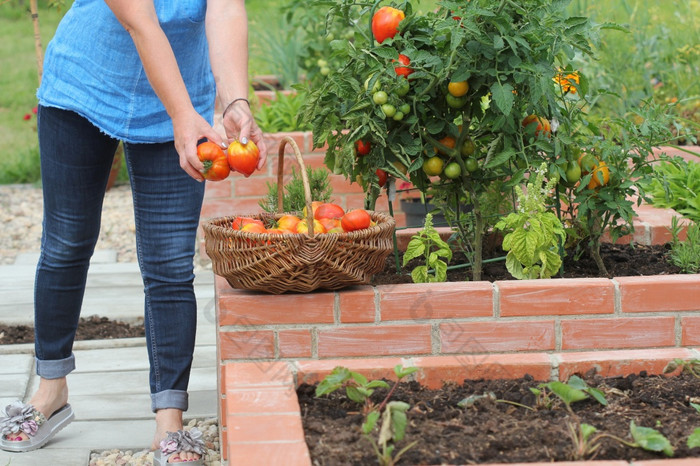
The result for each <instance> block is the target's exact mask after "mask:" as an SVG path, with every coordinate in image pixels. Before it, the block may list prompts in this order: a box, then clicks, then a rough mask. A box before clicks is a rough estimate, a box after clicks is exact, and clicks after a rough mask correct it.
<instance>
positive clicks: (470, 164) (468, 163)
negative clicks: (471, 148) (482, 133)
mask: <svg viewBox="0 0 700 466" xmlns="http://www.w3.org/2000/svg"><path fill="white" fill-rule="evenodd" d="M464 166H465V167H466V168H467V170H468V171H469V172H470V173H474V172H475V171H477V170H478V169H479V162H477V161H476V158H475V157H469V158H468V159H467V160H465V161H464Z"/></svg>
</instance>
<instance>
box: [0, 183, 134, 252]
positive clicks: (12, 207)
mask: <svg viewBox="0 0 700 466" xmlns="http://www.w3.org/2000/svg"><path fill="white" fill-rule="evenodd" d="M43 205H44V201H43V197H42V191H41V188H38V187H36V186H34V185H29V184H15V185H0V206H2V209H1V210H0V228H1V230H0V237H2V242H1V243H0V264H12V263H14V261H15V258H16V257H17V255H18V254H20V253H23V252H35V251H39V247H40V244H41V220H42V215H43ZM96 249H113V250H115V251H117V261H118V262H135V261H136V242H135V239H134V213H133V202H132V200H131V189H130V187H129V186H128V185H120V186H114V187H113V188H112V189H110V190H109V191H107V194H106V195H105V200H104V207H103V211H102V229H101V232H100V239H99V240H98V242H97V246H96Z"/></svg>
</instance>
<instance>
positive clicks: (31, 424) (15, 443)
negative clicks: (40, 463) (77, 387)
mask: <svg viewBox="0 0 700 466" xmlns="http://www.w3.org/2000/svg"><path fill="white" fill-rule="evenodd" d="M5 416H6V417H5V418H3V419H2V420H0V434H1V435H2V437H0V448H1V449H3V450H5V451H11V452H27V451H32V450H36V449H37V448H41V447H43V446H44V445H46V443H47V442H48V441H49V440H51V439H52V438H53V436H54V435H56V434H57V433H58V432H59V431H60V430H61V429H63V428H64V427H66V426H67V425H68V424H70V423H71V421H73V419H74V418H75V415H74V414H73V408H72V407H71V405H69V404H66V405H64V406H63V407H62V408H60V409H58V410H56V412H54V413H53V414H52V415H51V416H50V417H49V418H48V419H46V417H44V415H43V414H42V413H40V412H39V411H37V410H36V409H35V408H34V406H32V405H30V404H26V403H22V402H21V401H15V402H14V403H11V404H9V405H7V406H6V407H5ZM22 432H23V433H24V434H26V435H27V437H28V438H27V440H9V438H8V437H9V436H10V435H19V434H20V433H22Z"/></svg>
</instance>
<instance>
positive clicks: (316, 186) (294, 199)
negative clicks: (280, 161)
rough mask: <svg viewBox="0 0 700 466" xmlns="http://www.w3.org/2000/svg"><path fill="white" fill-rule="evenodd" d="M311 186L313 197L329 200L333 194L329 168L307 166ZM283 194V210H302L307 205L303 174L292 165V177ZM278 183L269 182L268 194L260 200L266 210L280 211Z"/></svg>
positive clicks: (261, 205) (314, 198) (313, 198)
mask: <svg viewBox="0 0 700 466" xmlns="http://www.w3.org/2000/svg"><path fill="white" fill-rule="evenodd" d="M306 173H307V177H308V179H309V187H310V188H311V199H312V200H314V201H320V202H329V201H330V199H331V197H332V196H333V188H332V187H331V184H330V181H329V180H328V170H326V169H325V168H322V167H321V168H317V169H313V168H311V167H307V168H306ZM283 187H284V193H283V195H282V212H301V211H302V210H303V209H304V207H305V206H306V198H305V196H304V183H303V181H302V179H301V174H300V173H299V172H298V171H297V170H296V168H295V167H292V176H291V179H290V180H289V181H288V182H287V183H285V184H284V186H283ZM277 189H278V188H277V184H276V183H269V182H268V183H267V196H266V197H265V198H263V199H261V200H260V202H258V204H259V205H260V207H261V208H262V209H263V210H264V211H265V212H278V209H277Z"/></svg>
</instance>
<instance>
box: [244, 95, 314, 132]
mask: <svg viewBox="0 0 700 466" xmlns="http://www.w3.org/2000/svg"><path fill="white" fill-rule="evenodd" d="M302 105H304V95H303V94H297V93H289V94H286V93H281V92H275V99H274V100H271V101H270V102H268V103H266V104H264V105H261V106H260V108H259V109H258V110H257V111H256V112H255V121H256V122H257V123H258V126H260V129H261V130H262V131H263V132H264V133H279V132H283V131H307V130H309V129H310V125H309V124H305V123H303V122H301V121H300V120H299V117H298V114H299V110H300V109H301V107H302Z"/></svg>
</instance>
